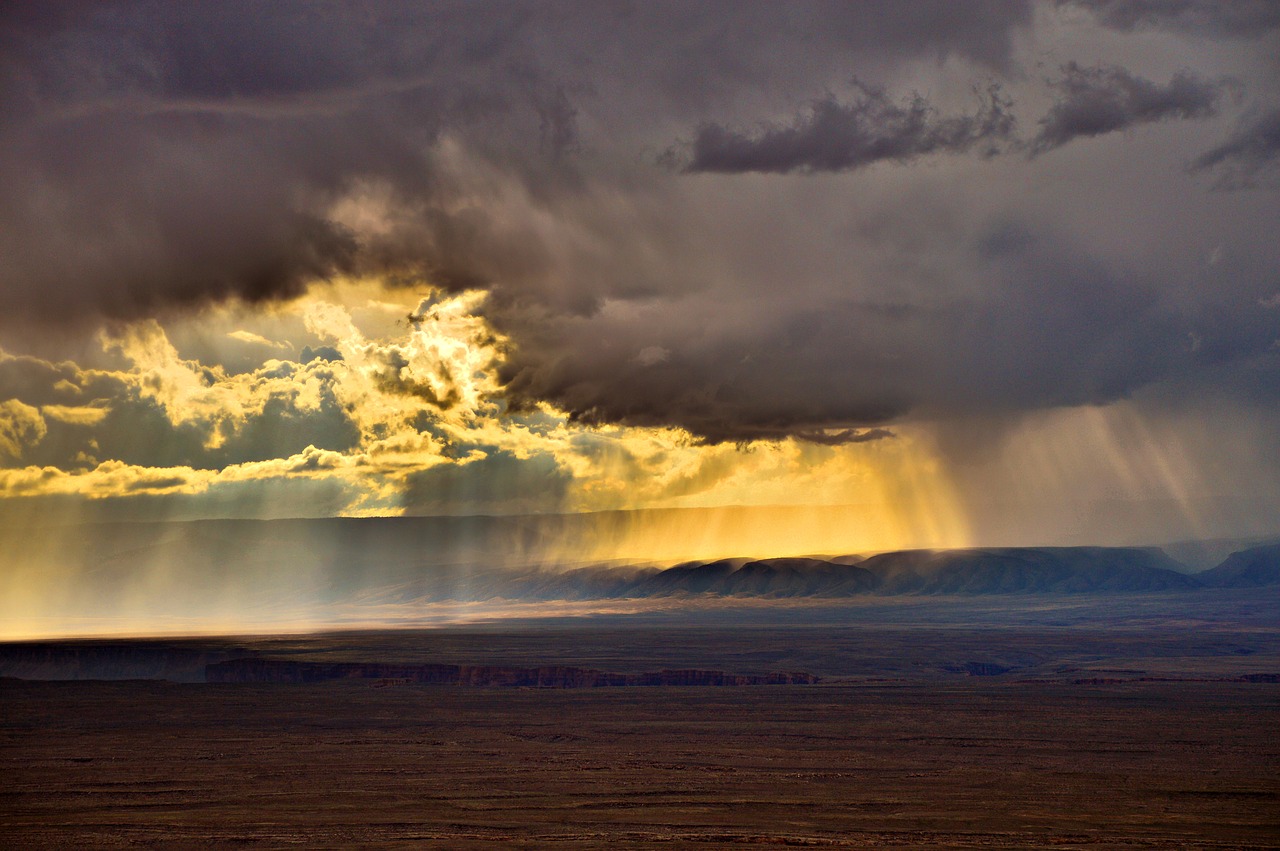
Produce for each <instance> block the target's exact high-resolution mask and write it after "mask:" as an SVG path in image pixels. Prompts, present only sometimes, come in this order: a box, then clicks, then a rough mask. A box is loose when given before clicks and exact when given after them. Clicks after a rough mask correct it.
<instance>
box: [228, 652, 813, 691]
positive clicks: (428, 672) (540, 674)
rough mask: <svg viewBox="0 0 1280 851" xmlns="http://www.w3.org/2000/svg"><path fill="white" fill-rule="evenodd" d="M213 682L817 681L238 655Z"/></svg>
mask: <svg viewBox="0 0 1280 851" xmlns="http://www.w3.org/2000/svg"><path fill="white" fill-rule="evenodd" d="M205 679H206V681H208V682H211V683H315V682H324V681H326V680H343V679H366V680H369V679H371V680H404V681H408V682H415V683H431V684H437V685H457V686H481V687H492V686H508V687H513V686H523V687H528V688H598V687H602V686H753V685H792V684H810V683H816V682H818V680H819V678H818V677H815V676H813V675H812V674H804V673H771V674H726V673H725V672H724V671H700V670H676V671H654V672H650V673H643V674H618V673H611V672H609V671H596V670H592V669H590V668H571V667H565V666H558V665H557V666H546V667H541V668H512V667H505V666H500V665H385V664H380V663H376V662H331V663H326V662H291V661H288V660H276V659H235V660H231V661H227V662H218V663H215V664H212V665H209V666H208V667H206V668H205Z"/></svg>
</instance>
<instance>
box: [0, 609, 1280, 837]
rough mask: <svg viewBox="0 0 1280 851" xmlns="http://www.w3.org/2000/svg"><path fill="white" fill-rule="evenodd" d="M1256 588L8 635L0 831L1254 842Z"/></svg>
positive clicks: (1278, 796)
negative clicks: (953, 613) (1033, 603)
mask: <svg viewBox="0 0 1280 851" xmlns="http://www.w3.org/2000/svg"><path fill="white" fill-rule="evenodd" d="M1264 602H1266V601H1264ZM913 611H915V612H916V614H919V612H918V611H917V610H913ZM1073 611H1074V610H1073ZM1267 611H1268V607H1267V606H1263V607H1262V608H1261V609H1258V610H1256V615H1257V616H1256V617H1252V618H1246V619H1243V620H1242V621H1240V622H1236V623H1228V622H1225V621H1224V620H1222V619H1221V618H1217V617H1212V618H1211V617H1204V618H1201V619H1200V620H1199V621H1195V622H1191V621H1187V620H1179V621H1177V622H1173V623H1170V624H1169V625H1167V626H1165V627H1160V628H1156V627H1152V626H1149V625H1148V626H1144V627H1142V628H1134V627H1133V626H1132V625H1124V624H1120V625H1116V624H1114V623H1112V621H1113V620H1114V619H1112V618H1110V617H1108V618H1106V619H1104V620H1105V622H1100V621H1089V620H1088V618H1083V619H1082V618H1080V617H1077V618H1076V621H1077V622H1075V623H1073V624H1072V625H1069V626H1061V625H1058V626H1054V625H1052V624H1055V623H1059V622H1060V621H1061V620H1062V612H1061V611H1058V610H1055V611H1052V612H1050V613H1048V614H1041V615H1031V614H1028V613H1027V612H1026V611H1024V612H1023V614H1022V615H1020V616H1019V617H1018V618H1007V619H1005V620H1004V621H1002V622H1001V625H999V626H997V625H994V624H992V625H986V626H975V625H972V624H969V625H965V624H960V623H952V624H950V625H948V624H946V623H940V624H939V623H935V624H933V625H920V624H916V625H909V624H891V623H886V622H885V619H884V618H881V619H880V620H879V621H878V622H872V623H867V622H862V623H849V622H848V619H847V613H845V614H844V615H837V614H833V613H832V612H828V613H826V615H824V614H822V613H817V612H810V613H809V614H808V615H807V622H806V623H805V624H803V625H798V624H795V623H789V622H786V618H781V617H780V618H775V619H773V620H770V619H768V618H762V616H761V615H760V613H759V612H758V611H753V612H750V613H739V614H740V616H741V619H740V620H739V622H737V623H734V624H730V623H718V624H706V623H701V622H698V621H697V619H686V620H673V619H668V620H660V619H651V620H645V619H643V618H641V619H635V618H632V619H628V618H606V619H596V620H583V621H580V622H570V621H557V620H549V621H545V622H517V623H506V624H491V625H482V626H476V627H471V628H466V629H464V628H461V627H459V628H453V629H441V630H434V631H401V632H394V631H383V632H365V633H334V634H331V635H318V636H282V637H266V638H241V639H237V640H235V641H230V640H227V641H221V640H218V639H199V640H194V639H193V640H167V641H160V640H156V641H149V642H146V641H138V642H125V641H111V642H65V643H53V644H50V643H45V644H41V645H33V644H26V645H23V644H12V645H7V646H3V647H0V651H3V652H0V661H4V660H7V661H4V665H5V667H3V668H0V672H3V673H6V674H8V676H9V678H8V679H5V680H3V682H0V706H3V714H2V716H0V755H2V758H3V763H2V765H0V770H3V772H4V777H5V778H6V781H5V783H4V784H3V785H2V786H0V846H3V847H6V848H83V847H105V848H112V847H126V846H135V847H136V846H142V847H161V846H163V847H175V846H176V847H184V846H185V847H194V846H207V845H214V846H237V847H263V848H278V847H286V846H288V847H297V846H300V845H301V846H308V847H336V846H366V845H385V846H389V847H406V848H407V847H423V846H433V847H441V848H491V847H565V848H604V847H636V848H658V847H662V848H671V847H684V846H693V847H736V846H740V845H758V844H765V845H799V846H811V847H924V846H934V847H954V848H966V847H970V848H978V847H982V848H988V847H1008V848H1027V847H1045V846H1050V845H1052V846H1054V847H1064V848H1098V847H1104V848H1125V847H1135V848H1140V847H1153V848H1170V847H1193V848H1251V847H1252V848H1274V847H1280V737H1278V736H1277V735H1276V732H1275V731H1276V730H1277V729H1280V684H1278V683H1276V682H1275V680H1276V679H1277V677H1276V676H1275V675H1276V674H1277V673H1280V629H1277V627H1276V626H1275V625H1274V617H1273V616H1271V615H1268V614H1267ZM1270 611H1274V609H1270ZM970 614H972V612H970ZM1078 614H1079V613H1078V612H1077V615H1078ZM824 617H826V618H827V620H826V621H825V622H824V621H823V618H824ZM859 617H862V618H865V617H866V614H865V612H861V611H860V613H859ZM841 618H844V619H845V621H844V622H839V621H840V619H841ZM1012 621H1019V622H1018V623H1016V624H1014V625H1010V622H1012ZM1108 624H1110V625H1108ZM68 660H70V661H68ZM236 660H241V661H236ZM42 665H43V666H54V667H57V666H58V665H61V666H62V667H61V668H59V669H58V670H59V671H61V673H60V674H59V675H60V676H68V673H67V672H68V671H69V670H71V669H73V668H74V669H75V670H74V671H73V672H72V675H75V676H94V675H99V676H103V675H105V674H104V673H103V671H102V670H101V668H100V666H102V665H106V666H108V667H110V668H111V670H112V671H114V674H113V675H114V676H119V675H127V674H129V673H130V671H142V670H144V669H163V670H168V671H169V672H170V673H171V674H172V676H173V677H174V678H177V679H181V678H189V679H209V680H215V679H219V678H227V679H237V680H241V681H237V682H198V681H192V682H173V681H163V680H158V679H150V680H115V681H103V680H98V681H88V680H79V681H36V680H35V679H34V677H36V676H37V675H38V673H39V671H38V670H37V669H38V668H39V667H40V666H42ZM18 669H21V670H18ZM537 669H543V671H544V675H539V676H541V680H538V679H537V678H536V677H535V679H534V681H530V680H529V676H531V673H530V672H531V671H536V670H537ZM51 670H52V669H51ZM431 670H436V671H446V672H449V677H447V678H445V680H444V681H437V682H428V681H424V679H423V678H424V676H425V675H424V674H423V672H425V671H431ZM467 670H469V671H470V672H471V673H469V674H467V673H464V671H467ZM197 671H199V672H206V673H207V674H208V676H207V677H206V676H198V675H197V674H196V673H195V672H197ZM547 671H554V672H558V673H556V674H555V675H550V674H546V673H545V672H547ZM776 671H789V672H794V673H795V674H800V673H805V674H808V675H811V676H809V677H807V678H800V677H796V679H795V680H793V681H792V682H791V683H790V684H765V683H768V682H772V680H770V679H769V676H770V672H776ZM255 672H256V673H255ZM304 672H310V676H311V678H312V679H314V680H316V681H312V682H305V681H303V682H296V681H287V680H290V679H293V680H297V679H302V680H306V679H307V678H308V676H307V675H306V674H305V673H304ZM476 672H487V673H486V674H485V676H480V675H479V674H478V673H476ZM520 672H523V673H520ZM661 672H666V673H667V674H672V673H673V672H684V673H685V674H688V673H690V672H695V673H700V674H701V675H704V676H703V678H702V679H698V678H697V677H688V676H686V677H685V678H684V679H681V678H680V677H674V678H673V677H667V678H666V679H663V678H662V677H657V676H656V675H657V674H658V673H661ZM15 675H17V676H22V677H27V679H21V680H19V679H15V678H14V676H15ZM712 675H714V676H712ZM522 677H523V679H522ZM610 677H615V679H612V680H611V679H610ZM646 677H648V678H649V679H646ZM655 677H656V679H655ZM708 677H710V679H708ZM717 677H718V678H717ZM616 678H621V679H616ZM254 679H257V680H268V681H265V682H264V681H243V680H254ZM805 679H808V680H812V681H810V682H805V681H804V680H805ZM468 682H469V683H471V685H467V684H466V683H468ZM646 683H648V684H646ZM726 686H730V687H726Z"/></svg>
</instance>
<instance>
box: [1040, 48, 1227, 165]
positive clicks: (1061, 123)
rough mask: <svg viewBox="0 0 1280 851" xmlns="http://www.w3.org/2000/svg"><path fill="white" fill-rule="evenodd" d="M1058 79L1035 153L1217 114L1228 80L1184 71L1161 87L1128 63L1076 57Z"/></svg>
mask: <svg viewBox="0 0 1280 851" xmlns="http://www.w3.org/2000/svg"><path fill="white" fill-rule="evenodd" d="M1063 73H1064V76H1063V78H1062V79H1061V80H1059V81H1058V82H1056V83H1055V84H1054V87H1055V88H1056V89H1057V91H1058V92H1059V97H1058V100H1057V102H1056V103H1055V104H1054V105H1053V108H1052V109H1050V110H1049V112H1048V114H1046V115H1045V116H1044V118H1042V119H1040V132H1039V133H1038V134H1037V135H1036V137H1035V138H1034V139H1032V140H1031V147H1030V150H1031V154H1032V155H1033V156H1034V155H1036V154H1042V153H1045V152H1046V151H1051V150H1053V149H1055V148H1059V147H1061V146H1063V145H1065V144H1067V143H1068V142H1070V141H1071V140H1073V139H1077V138H1081V137H1090V136H1101V135H1103V134H1105V133H1114V132H1116V131H1117V130H1124V129H1126V128H1129V127H1133V126H1136V125H1139V124H1150V123H1152V122H1156V121H1166V120H1169V119H1174V118H1208V117H1210V116H1213V115H1215V114H1216V113H1217V105H1218V101H1219V100H1220V99H1221V98H1222V95H1223V92H1224V90H1225V89H1226V88H1227V85H1228V84H1227V83H1225V82H1221V81H1219V82H1211V81H1208V80H1202V79H1200V78H1198V77H1197V76H1195V75H1194V74H1191V73H1188V72H1186V71H1180V72H1178V73H1177V74H1174V75H1173V79H1171V80H1170V81H1169V83H1168V84H1167V85H1164V86H1161V85H1159V84H1157V83H1153V82H1151V81H1150V80H1147V79H1144V78H1142V77H1139V76H1136V75H1134V74H1132V73H1130V72H1129V71H1127V70H1125V69H1124V68H1118V67H1115V66H1097V67H1093V68H1084V67H1081V66H1080V65H1077V64H1076V63H1074V62H1071V63H1069V64H1068V65H1066V66H1065V67H1064V68H1063Z"/></svg>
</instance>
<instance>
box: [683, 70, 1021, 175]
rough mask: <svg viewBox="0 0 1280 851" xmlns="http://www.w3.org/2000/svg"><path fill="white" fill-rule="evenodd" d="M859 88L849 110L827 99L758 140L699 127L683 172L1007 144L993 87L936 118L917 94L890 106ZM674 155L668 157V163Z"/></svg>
mask: <svg viewBox="0 0 1280 851" xmlns="http://www.w3.org/2000/svg"><path fill="white" fill-rule="evenodd" d="M857 88H858V89H859V93H858V96H857V97H856V98H855V99H854V100H852V101H850V102H849V103H845V104H841V103H839V102H837V101H836V100H835V99H834V98H832V97H827V98H825V99H823V100H819V101H816V102H814V103H813V104H812V105H811V106H810V107H809V110H808V111H807V112H806V113H805V114H804V115H801V116H799V117H797V118H796V119H795V120H794V121H792V122H791V123H789V124H787V125H783V126H777V127H766V128H764V129H762V130H761V131H759V132H758V133H753V134H746V133H740V132H737V131H734V130H729V129H727V128H725V127H723V126H721V125H718V124H707V125H704V126H703V127H702V128H700V129H699V130H698V134H697V136H696V137H695V138H694V140H693V142H692V144H691V146H690V148H691V151H690V157H689V161H688V163H687V164H685V165H684V171H686V172H691V173H693V172H722V173H730V174H732V173H738V172H753V171H754V172H765V173H773V174H785V173H787V172H793V171H800V172H815V171H850V170H853V169H857V168H863V167H865V166H868V165H872V164H873V163H877V162H882V161H886V160H887V161H891V162H899V163H901V162H908V161H910V160H913V159H916V158H917V157H922V156H928V155H929V154H938V153H949V154H962V153H965V152H967V151H969V150H970V149H972V148H975V147H976V148H978V149H979V151H980V152H981V153H983V154H986V155H988V156H991V155H994V154H995V153H997V152H998V151H1000V150H1001V148H1002V147H1003V146H1004V145H1006V144H1007V143H1008V142H1009V141H1010V140H1011V139H1012V138H1013V133H1014V124H1015V122H1014V119H1013V116H1012V114H1011V113H1010V112H1009V103H1008V102H1007V100H1005V99H1003V98H1002V97H1001V94H1000V90H999V88H998V87H997V86H992V87H991V88H990V89H989V90H988V91H987V92H986V93H985V95H984V97H983V101H982V104H981V106H980V107H979V108H978V110H977V111H976V112H975V113H974V114H972V115H960V116H941V115H939V114H938V111H937V110H936V109H935V108H934V107H932V106H930V105H929V103H928V101H926V100H925V99H924V98H923V97H922V96H920V95H919V94H915V95H913V96H911V97H909V98H906V99H905V100H903V101H901V102H895V101H894V100H893V99H891V98H890V97H889V95H888V94H887V93H886V92H885V91H884V90H883V89H878V88H872V87H869V86H865V85H862V84H857ZM678 156H679V155H678V154H677V153H675V152H674V151H673V155H672V158H673V159H675V158H677V157H678Z"/></svg>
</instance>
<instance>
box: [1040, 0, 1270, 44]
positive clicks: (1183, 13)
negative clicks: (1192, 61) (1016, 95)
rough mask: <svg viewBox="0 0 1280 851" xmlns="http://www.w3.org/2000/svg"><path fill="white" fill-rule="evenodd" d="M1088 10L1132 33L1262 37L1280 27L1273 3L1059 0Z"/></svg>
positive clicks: (1242, 0)
mask: <svg viewBox="0 0 1280 851" xmlns="http://www.w3.org/2000/svg"><path fill="white" fill-rule="evenodd" d="M1057 3H1058V5H1059V6H1078V7H1082V8H1085V9H1088V10H1089V11H1090V12H1092V13H1093V14H1094V15H1095V16H1096V17H1097V19H1098V21H1099V22H1100V23H1102V24H1103V25H1104V26H1107V27H1111V28H1113V29H1117V30H1121V31H1124V32H1129V31H1131V30H1142V29H1169V30H1174V31H1177V32H1184V33H1189V34H1194V35H1202V36H1203V35H1210V36H1215V37H1223V38H1258V37H1260V36H1262V35H1264V34H1266V33H1268V32H1269V31H1271V30H1274V29H1277V28H1280V7H1277V5H1276V4H1275V3H1274V2H1272V0H1057Z"/></svg>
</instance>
